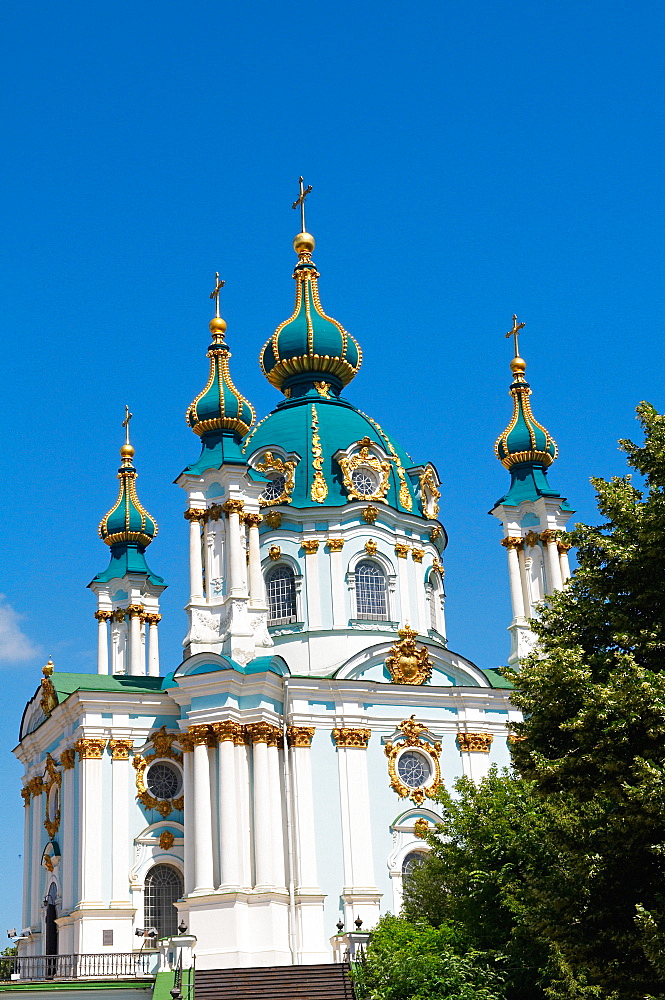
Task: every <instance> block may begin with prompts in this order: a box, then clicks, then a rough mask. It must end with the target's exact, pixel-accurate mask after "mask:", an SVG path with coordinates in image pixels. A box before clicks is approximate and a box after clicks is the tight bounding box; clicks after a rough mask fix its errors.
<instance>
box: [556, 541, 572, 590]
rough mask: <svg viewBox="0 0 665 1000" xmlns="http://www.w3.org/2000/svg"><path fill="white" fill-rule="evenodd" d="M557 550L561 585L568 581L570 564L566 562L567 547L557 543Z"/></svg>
mask: <svg viewBox="0 0 665 1000" xmlns="http://www.w3.org/2000/svg"><path fill="white" fill-rule="evenodd" d="M557 548H558V550H559V566H560V567H561V580H562V582H563V583H565V582H566V580H570V563H569V562H568V546H566V545H564V544H563V543H562V542H559V544H558V546H557Z"/></svg>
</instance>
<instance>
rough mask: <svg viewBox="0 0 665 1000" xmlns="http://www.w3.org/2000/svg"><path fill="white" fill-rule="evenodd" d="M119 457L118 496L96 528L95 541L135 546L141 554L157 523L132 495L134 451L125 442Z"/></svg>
mask: <svg viewBox="0 0 665 1000" xmlns="http://www.w3.org/2000/svg"><path fill="white" fill-rule="evenodd" d="M120 457H121V458H122V465H121V466H120V468H119V469H118V479H119V480H120V492H119V494H118V499H117V500H116V502H115V505H114V506H113V507H112V508H111V510H110V511H109V512H108V514H106V515H105V517H103V518H102V520H101V522H100V524H99V537H100V538H101V539H102V540H103V541H104V542H106V544H107V545H110V546H112V547H113V546H117V545H128V544H129V545H136V546H137V547H138V548H139V549H140V550H141V549H145V548H147V547H148V545H150V543H151V541H152V540H153V538H154V537H155V535H156V534H157V530H158V529H157V522H156V521H155V520H154V518H153V517H151V516H150V514H149V513H148V512H147V510H146V509H145V508H144V507H143V505H142V504H141V501H140V500H139V498H138V496H137V494H136V478H137V475H138V473H137V471H136V469H135V468H134V465H133V462H132V460H133V458H134V449H133V447H132V446H131V444H129V442H128V441H127V442H126V443H125V444H124V445H123V446H122V448H121V449H120Z"/></svg>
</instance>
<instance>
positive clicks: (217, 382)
mask: <svg viewBox="0 0 665 1000" xmlns="http://www.w3.org/2000/svg"><path fill="white" fill-rule="evenodd" d="M217 277H218V278H219V275H218V276H217ZM221 285H223V282H222V283H221V284H220V283H219V281H218V286H217V288H216V290H215V292H214V293H213V295H212V296H211V298H213V297H217V296H218V295H219V289H220V288H221ZM218 302H219V300H218ZM218 312H219V308H218ZM210 332H211V334H212V344H211V345H210V347H209V348H208V354H207V356H208V357H209V358H210V376H209V378H208V384H207V385H206V387H205V389H203V391H202V392H200V393H199V394H198V396H197V397H196V399H195V400H194V402H193V403H191V404H190V405H189V407H188V409H187V413H186V414H185V419H186V420H187V423H188V424H189V426H190V427H191V428H192V430H193V431H194V433H195V434H198V435H199V436H203V435H204V434H207V433H208V432H212V431H232V432H233V433H234V434H237V435H238V436H239V437H243V436H244V435H245V434H246V433H247V431H248V430H249V429H250V427H251V426H252V424H253V423H254V419H255V416H256V415H255V413H254V407H253V406H252V404H251V403H250V402H249V401H248V400H247V399H245V397H244V396H242V395H241V394H240V393H239V392H238V390H237V389H236V387H235V385H234V384H233V379H232V378H231V373H230V371H229V358H230V357H231V351H230V350H229V346H228V344H227V343H225V340H224V336H225V334H226V322H225V321H224V320H223V319H222V317H221V316H219V314H218V315H217V316H215V317H214V318H213V319H212V320H211V321H210Z"/></svg>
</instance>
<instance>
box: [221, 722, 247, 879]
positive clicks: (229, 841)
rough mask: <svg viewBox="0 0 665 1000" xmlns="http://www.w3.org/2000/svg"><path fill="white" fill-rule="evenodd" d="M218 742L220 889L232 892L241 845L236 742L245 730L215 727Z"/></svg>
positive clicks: (233, 725) (237, 876)
mask: <svg viewBox="0 0 665 1000" xmlns="http://www.w3.org/2000/svg"><path fill="white" fill-rule="evenodd" d="M215 732H216V733H217V739H218V740H219V744H218V746H219V749H218V753H219V844H220V861H221V869H222V871H221V879H220V881H221V886H220V887H221V888H222V889H224V890H225V891H227V892H229V891H233V890H234V889H238V888H239V886H240V857H239V850H240V843H239V838H238V807H237V802H236V794H237V793H236V741H239V740H240V741H241V740H242V728H241V726H240V725H239V724H238V723H237V722H232V721H230V720H229V721H228V722H219V723H217V724H216V725H215Z"/></svg>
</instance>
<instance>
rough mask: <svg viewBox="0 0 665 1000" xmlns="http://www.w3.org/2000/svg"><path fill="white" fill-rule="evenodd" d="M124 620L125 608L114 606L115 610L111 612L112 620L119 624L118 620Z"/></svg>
mask: <svg viewBox="0 0 665 1000" xmlns="http://www.w3.org/2000/svg"><path fill="white" fill-rule="evenodd" d="M124 620H125V609H124V608H116V609H115V611H114V612H113V621H114V622H118V624H120V622H124Z"/></svg>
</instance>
